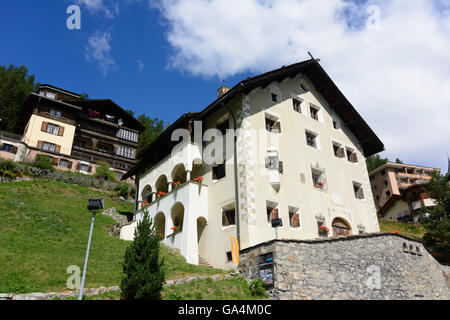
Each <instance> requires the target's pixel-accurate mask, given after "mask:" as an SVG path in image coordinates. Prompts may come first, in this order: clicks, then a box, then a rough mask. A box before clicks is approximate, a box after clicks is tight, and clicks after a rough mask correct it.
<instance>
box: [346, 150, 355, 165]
mask: <svg viewBox="0 0 450 320" xmlns="http://www.w3.org/2000/svg"><path fill="white" fill-rule="evenodd" d="M346 151H347V160H348V161H350V162H352V163H356V162H358V155H357V154H356V152H355V151H354V150H353V149H350V148H346Z"/></svg>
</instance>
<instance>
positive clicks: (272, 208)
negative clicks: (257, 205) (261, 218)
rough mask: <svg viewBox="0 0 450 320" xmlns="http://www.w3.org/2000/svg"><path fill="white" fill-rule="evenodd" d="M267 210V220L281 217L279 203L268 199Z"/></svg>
mask: <svg viewBox="0 0 450 320" xmlns="http://www.w3.org/2000/svg"><path fill="white" fill-rule="evenodd" d="M266 212H267V221H269V222H270V221H272V220H277V219H279V217H280V216H279V212H278V204H277V203H274V202H271V201H267V202H266Z"/></svg>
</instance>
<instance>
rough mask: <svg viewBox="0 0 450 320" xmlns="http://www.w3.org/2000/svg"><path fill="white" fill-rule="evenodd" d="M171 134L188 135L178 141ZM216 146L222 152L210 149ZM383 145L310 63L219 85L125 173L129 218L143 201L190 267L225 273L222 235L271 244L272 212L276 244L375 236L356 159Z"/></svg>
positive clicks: (126, 235) (126, 231)
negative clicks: (130, 192) (130, 191)
mask: <svg viewBox="0 0 450 320" xmlns="http://www.w3.org/2000/svg"><path fill="white" fill-rule="evenodd" d="M235 128H236V129H237V130H236V131H235ZM178 129H185V130H187V132H189V133H190V135H191V136H190V138H189V139H188V140H184V142H181V143H180V139H179V132H180V131H179V130H178ZM210 129H217V130H215V131H213V133H214V132H216V134H217V137H216V138H215V139H211V136H214V134H211V130H210ZM177 130H178V131H177ZM227 130H228V131H227ZM219 132H224V133H226V132H228V136H226V138H224V139H222V138H220V136H221V135H220V134H218V133H219ZM234 133H235V136H236V139H234V138H233V135H234ZM172 140H175V141H172ZM234 141H235V142H236V144H235V146H234ZM222 145H223V146H224V150H225V152H224V153H223V154H222V153H221V152H220V150H219V151H218V149H217V148H216V149H214V147H217V146H222ZM175 146H177V148H175V149H174V147H175ZM234 147H235V148H236V154H237V158H236V160H237V161H236V163H235V153H234ZM383 149H384V147H383V143H382V142H381V141H380V140H379V139H378V137H377V136H376V135H375V134H374V133H373V131H372V130H371V129H370V128H369V126H368V125H367V124H366V122H365V121H364V120H363V119H362V118H361V116H360V115H359V114H358V112H357V111H356V110H355V109H354V107H353V106H352V105H351V104H350V102H349V101H348V100H347V99H346V98H345V97H344V95H343V94H342V93H341V92H340V91H339V89H338V88H337V87H336V85H335V84H334V83H333V82H332V80H331V79H330V78H329V77H328V75H327V74H326V73H325V71H324V70H323V69H322V67H321V66H320V64H319V63H318V62H317V61H316V60H314V59H312V60H307V61H304V62H301V63H297V64H294V65H291V66H288V67H282V68H280V69H277V70H274V71H271V72H268V73H265V74H262V75H259V76H256V77H253V78H248V79H246V80H244V81H241V82H240V83H238V84H237V85H236V86H234V87H233V88H232V89H228V88H226V87H222V88H220V89H219V97H218V99H217V100H216V101H214V102H213V103H212V104H211V105H210V106H208V107H207V108H206V109H204V110H203V111H201V112H198V113H190V114H185V115H183V116H182V117H180V118H179V119H178V120H177V121H176V122H175V123H174V124H172V125H171V126H170V127H169V128H167V129H166V130H165V131H164V132H163V133H162V134H161V135H160V136H159V137H158V138H157V139H156V140H155V141H153V143H152V144H151V145H150V146H149V147H148V148H147V149H146V151H145V152H144V154H143V157H142V160H141V162H140V163H139V164H138V165H137V166H135V167H134V168H133V169H131V170H130V171H129V172H128V173H127V174H126V175H125V176H124V178H127V177H132V176H135V177H136V183H137V187H138V192H137V199H136V200H137V204H136V208H137V214H136V218H137V220H139V219H140V218H141V217H142V212H141V210H139V208H140V203H141V202H142V201H148V202H149V203H150V206H149V207H148V210H149V213H150V215H151V217H152V218H153V219H154V221H155V226H156V228H157V229H158V230H159V231H160V232H161V233H162V234H163V237H164V240H163V241H164V243H165V244H166V245H168V246H171V247H173V248H176V249H179V250H180V252H181V254H182V255H183V256H184V257H185V258H186V260H187V261H188V262H189V263H193V264H198V263H199V259H201V260H202V261H207V262H208V263H209V264H211V265H213V266H215V267H220V268H227V269H229V268H233V267H234V265H233V264H232V262H231V254H230V251H231V240H230V238H231V237H236V238H238V239H239V240H240V247H241V249H245V248H247V247H251V246H254V245H257V244H259V243H262V242H266V241H269V240H272V239H275V237H276V234H275V230H274V228H272V224H271V220H273V219H282V222H283V226H282V227H279V228H278V229H277V234H278V238H279V239H282V238H284V239H315V238H318V237H321V236H339V235H346V234H359V233H371V232H378V231H379V226H378V220H377V215H376V209H375V205H374V201H373V198H372V192H371V188H370V181H369V176H368V172H367V168H366V162H365V157H367V156H370V155H373V154H376V153H378V152H380V151H382V150H383ZM212 150H214V151H212ZM211 156H213V158H214V159H215V160H214V161H211V159H210V158H211ZM199 177H202V178H203V181H202V182H201V183H199V182H197V181H195V180H198V178H199ZM236 179H237V180H236ZM177 182H179V184H177ZM174 183H175V184H176V187H175V186H174ZM161 192H162V193H164V194H163V195H160V196H158V195H157V194H158V193H161ZM236 194H237V195H238V197H237V198H236ZM322 225H324V226H326V227H327V228H329V230H330V231H329V234H328V235H324V234H320V233H319V227H320V226H322ZM174 226H179V227H180V228H181V231H180V232H178V233H176V234H173V231H172V228H173V227H174ZM135 227H136V223H134V224H132V225H129V226H127V227H125V228H123V229H122V233H121V237H122V239H126V240H132V239H133V233H134V229H135Z"/></svg>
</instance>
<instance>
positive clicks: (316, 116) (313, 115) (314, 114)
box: [309, 106, 319, 121]
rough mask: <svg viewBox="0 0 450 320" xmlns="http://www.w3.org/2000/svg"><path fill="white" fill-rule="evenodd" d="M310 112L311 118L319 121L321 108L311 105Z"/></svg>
mask: <svg viewBox="0 0 450 320" xmlns="http://www.w3.org/2000/svg"><path fill="white" fill-rule="evenodd" d="M309 112H310V114H311V118H312V119H314V120H317V121H319V109H318V108H316V107H313V106H310V108H309Z"/></svg>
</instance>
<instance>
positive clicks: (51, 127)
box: [45, 123, 59, 135]
mask: <svg viewBox="0 0 450 320" xmlns="http://www.w3.org/2000/svg"><path fill="white" fill-rule="evenodd" d="M45 132H47V133H51V134H54V135H59V126H58V125H56V124H52V123H47V129H46V130H45Z"/></svg>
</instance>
